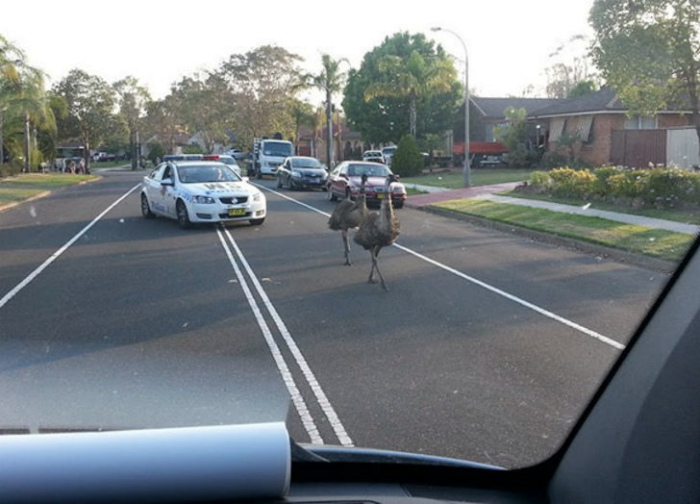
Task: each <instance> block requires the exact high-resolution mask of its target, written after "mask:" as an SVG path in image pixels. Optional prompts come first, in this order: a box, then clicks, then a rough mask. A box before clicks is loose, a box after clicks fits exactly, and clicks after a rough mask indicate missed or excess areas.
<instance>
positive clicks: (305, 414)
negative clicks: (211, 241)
mask: <svg viewBox="0 0 700 504" xmlns="http://www.w3.org/2000/svg"><path fill="white" fill-rule="evenodd" d="M216 233H217V235H218V236H219V241H220V242H221V246H222V247H223V248H224V251H225V252H226V256H227V257H228V260H229V262H230V263H231V266H232V267H233V271H234V272H235V273H236V277H237V278H238V282H239V283H240V285H241V287H242V288H243V292H244V293H245V296H246V299H247V300H248V304H249V305H250V308H251V310H252V311H253V314H254V315H255V319H256V320H257V322H258V325H259V326H260V330H261V331H262V333H263V336H264V338H265V342H266V343H267V346H268V347H269V348H270V352H271V353H272V357H273V358H274V360H275V364H276V365H277V369H278V370H279V372H280V374H281V375H282V379H283V381H284V384H285V385H286V387H287V390H288V391H289V394H290V396H291V399H292V403H293V404H294V407H295V408H296V410H297V412H298V413H299V417H300V418H301V421H302V424H303V425H304V428H305V429H306V432H307V433H308V434H309V437H310V438H311V442H312V443H314V444H324V441H323V438H322V437H321V433H320V432H319V430H318V427H317V425H316V422H315V421H314V419H313V416H312V415H311V413H310V412H309V408H308V406H307V404H306V401H305V400H304V397H303V396H302V394H301V392H300V391H299V388H298V387H297V385H296V382H295V381H294V376H293V375H292V373H291V371H290V369H289V366H288V365H287V362H286V361H285V359H284V356H283V355H282V352H281V351H280V348H279V346H278V345H277V342H276V341H275V338H274V337H273V335H272V331H271V330H270V326H269V325H268V324H267V321H266V320H265V317H264V316H263V314H262V311H261V309H260V307H259V305H258V302H257V300H256V299H255V296H254V295H253V293H252V291H251V289H250V287H249V286H248V281H247V280H246V276H245V275H244V274H243V272H242V271H241V268H240V267H239V266H238V262H240V264H241V265H242V266H243V269H245V271H246V273H247V274H248V278H250V282H251V283H252V284H253V287H254V288H255V290H256V291H257V293H258V296H259V297H260V300H261V301H262V304H263V305H264V306H265V309H267V311H268V313H269V314H270V317H271V318H272V320H273V321H274V323H275V325H276V326H277V330H278V331H279V333H280V335H281V336H282V339H283V340H284V342H285V343H286V345H287V348H289V351H290V352H291V354H292V356H293V357H294V361H295V362H296V364H297V366H298V367H299V369H300V370H301V372H302V374H303V376H304V379H305V380H306V382H307V384H308V385H309V387H310V388H311V390H312V392H313V394H314V397H315V398H316V402H317V403H318V405H319V407H320V408H321V410H322V411H323V413H324V414H325V415H326V417H327V418H328V422H329V423H330V426H331V428H332V429H333V432H334V433H335V435H336V436H337V438H338V441H340V444H341V445H343V446H353V443H352V440H351V439H350V436H348V433H347V432H346V431H345V427H343V424H342V422H341V421H340V418H338V415H337V413H336V412H335V410H334V409H333V406H332V405H331V403H330V401H329V400H328V397H327V396H326V394H325V392H324V391H323V389H322V388H321V385H320V384H319V383H318V380H317V379H316V376H314V373H313V371H311V368H310V367H309V364H308V363H307V362H306V359H305V358H304V356H303V355H302V353H301V350H299V347H298V346H297V344H296V342H295V341H294V338H292V335H291V334H290V333H289V330H288V329H287V326H286V325H285V324H284V322H283V321H282V318H281V317H280V316H279V314H278V313H277V310H276V309H275V307H274V306H273V305H272V303H271V302H270V298H269V297H268V296H267V294H266V293H265V290H264V289H263V288H262V285H260V282H259V281H258V278H257V277H256V276H255V273H254V272H253V270H252V268H251V267H250V265H249V264H248V261H247V260H246V258H245V256H244V255H243V253H242V252H241V249H240V248H239V247H238V244H237V243H236V241H235V240H234V239H233V237H232V236H231V233H229V231H228V229H226V228H225V227H224V228H223V230H222V229H220V228H217V230H216ZM234 252H235V255H236V258H237V259H238V262H237V261H236V259H235V258H234Z"/></svg>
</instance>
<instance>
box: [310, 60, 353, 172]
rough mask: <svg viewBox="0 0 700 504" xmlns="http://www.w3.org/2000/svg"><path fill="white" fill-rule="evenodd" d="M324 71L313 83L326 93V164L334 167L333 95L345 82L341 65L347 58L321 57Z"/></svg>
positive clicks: (313, 78) (313, 76)
mask: <svg viewBox="0 0 700 504" xmlns="http://www.w3.org/2000/svg"><path fill="white" fill-rule="evenodd" d="M321 61H322V63H323V70H322V71H321V73H320V74H318V75H312V76H310V78H311V83H312V84H313V85H314V86H315V87H317V88H319V89H321V90H323V91H325V92H326V124H327V128H326V162H327V163H328V167H329V168H331V167H332V166H333V160H332V159H331V156H332V150H331V144H332V142H333V118H332V115H333V93H339V92H340V90H341V88H342V87H343V83H344V82H345V76H346V73H345V72H341V71H340V65H341V64H342V63H343V62H345V63H347V62H348V61H347V60H346V59H345V58H341V59H338V60H334V59H333V58H331V57H330V56H329V55H328V54H323V55H321Z"/></svg>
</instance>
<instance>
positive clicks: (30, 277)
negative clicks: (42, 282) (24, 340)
mask: <svg viewBox="0 0 700 504" xmlns="http://www.w3.org/2000/svg"><path fill="white" fill-rule="evenodd" d="M140 186H141V184H136V185H135V186H134V187H132V188H131V189H129V190H128V191H127V192H126V193H125V194H123V195H122V196H121V197H120V198H119V199H117V200H116V201H115V202H114V203H112V204H111V205H109V206H108V207H107V208H106V209H105V210H104V211H102V213H101V214H100V215H98V216H97V217H95V218H94V219H93V220H92V222H90V224H88V225H87V226H85V227H84V228H83V229H81V230H80V231H79V232H78V233H77V234H76V235H75V236H74V237H73V238H71V239H70V240H68V241H67V242H66V244H65V245H63V246H62V247H61V248H60V249H58V250H57V251H56V252H54V253H53V254H51V257H49V258H48V259H46V261H44V262H43V263H42V264H41V265H40V266H38V267H37V268H36V269H35V270H34V271H32V272H31V273H30V274H29V275H27V277H26V278H25V279H24V280H22V281H21V282H20V283H18V284H17V285H16V286H15V288H14V289H12V290H11V291H10V292H8V293H7V294H5V295H4V296H3V297H2V299H0V308H2V307H3V306H5V305H6V304H7V302H8V301H10V299H12V298H13V297H15V296H16V295H17V293H18V292H19V291H21V290H22V289H24V288H25V287H26V286H27V285H29V283H30V282H31V281H32V280H34V279H35V278H36V277H38V276H39V274H40V273H41V272H42V271H44V270H45V269H46V268H47V267H48V266H49V265H50V264H51V263H52V262H54V261H55V260H56V259H58V258H59V256H60V255H61V254H63V253H64V252H65V251H66V250H68V248H69V247H70V246H71V245H73V244H74V243H75V242H76V241H78V239H80V237H81V236H83V235H84V234H85V233H87V231H88V230H89V229H90V228H91V227H92V226H94V225H95V224H96V223H97V222H98V221H99V220H100V219H101V218H102V217H104V216H105V215H106V214H107V213H108V212H109V211H110V210H112V209H113V208H114V207H115V206H117V205H118V204H119V203H121V202H122V201H124V199H125V198H126V197H127V196H129V195H130V194H131V193H132V192H134V191H135V190H136V189H138V188H139V187H140Z"/></svg>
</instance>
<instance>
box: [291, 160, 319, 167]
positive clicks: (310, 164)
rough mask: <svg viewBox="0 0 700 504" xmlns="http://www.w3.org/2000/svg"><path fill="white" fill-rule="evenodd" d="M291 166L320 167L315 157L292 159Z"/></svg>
mask: <svg viewBox="0 0 700 504" xmlns="http://www.w3.org/2000/svg"><path fill="white" fill-rule="evenodd" d="M292 167H293V168H309V169H313V168H318V169H320V168H321V163H320V162H319V161H318V160H317V159H293V160H292Z"/></svg>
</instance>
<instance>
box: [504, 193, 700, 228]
mask: <svg viewBox="0 0 700 504" xmlns="http://www.w3.org/2000/svg"><path fill="white" fill-rule="evenodd" d="M501 194H502V195H503V196H512V197H514V198H523V199H533V200H539V201H551V202H552V203H563V204H565V205H574V206H583V205H585V204H587V203H591V207H590V208H595V209H597V210H609V211H611V212H621V213H627V214H632V215H643V216H644V217H653V218H655V219H666V220H672V221H676V222H683V223H684V224H700V211H698V210H676V209H663V210H660V209H656V208H639V209H636V208H630V207H625V206H620V205H613V204H612V203H606V202H603V201H595V200H594V201H584V200H578V199H571V198H554V197H552V196H549V195H547V194H528V193H522V192H517V191H509V192H503V193H501Z"/></svg>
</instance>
